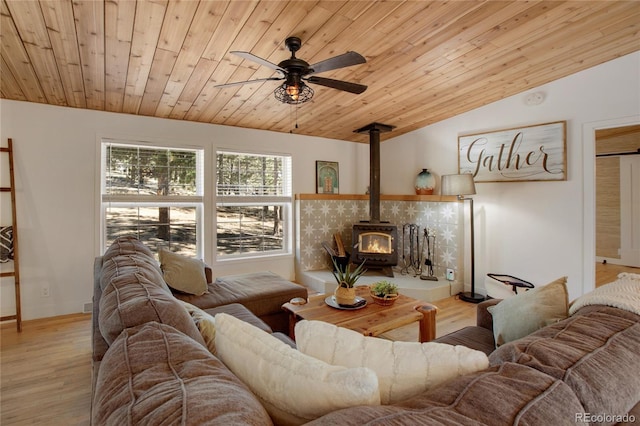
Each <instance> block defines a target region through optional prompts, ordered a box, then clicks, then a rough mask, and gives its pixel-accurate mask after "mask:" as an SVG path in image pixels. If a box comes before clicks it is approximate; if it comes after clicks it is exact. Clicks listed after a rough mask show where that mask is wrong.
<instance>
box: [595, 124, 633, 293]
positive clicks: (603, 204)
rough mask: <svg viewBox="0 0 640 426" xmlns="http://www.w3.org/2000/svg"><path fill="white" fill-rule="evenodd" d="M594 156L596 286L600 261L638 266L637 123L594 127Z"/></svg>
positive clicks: (600, 268)
mask: <svg viewBox="0 0 640 426" xmlns="http://www.w3.org/2000/svg"><path fill="white" fill-rule="evenodd" d="M595 157H596V161H595V163H596V164H595V192H596V199H595V204H596V217H595V219H596V241H595V242H596V262H597V264H596V285H598V284H599V283H600V281H601V280H600V278H599V277H598V275H600V273H601V272H602V270H603V268H602V267H601V266H600V265H599V264H605V265H606V264H612V265H616V266H622V267H625V266H626V267H633V268H640V125H630V126H622V127H613V128H608V129H598V130H596V131H595ZM617 269H619V268H617ZM623 269H624V268H623ZM598 271H600V272H598ZM638 271H640V270H632V272H638Z"/></svg>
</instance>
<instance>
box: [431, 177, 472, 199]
mask: <svg viewBox="0 0 640 426" xmlns="http://www.w3.org/2000/svg"><path fill="white" fill-rule="evenodd" d="M440 188H441V190H440V193H441V194H442V195H473V194H475V193H476V186H475V184H474V183H473V175H471V174H468V173H465V174H461V175H444V176H442V184H441V186H440Z"/></svg>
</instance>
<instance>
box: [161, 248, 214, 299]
mask: <svg viewBox="0 0 640 426" xmlns="http://www.w3.org/2000/svg"><path fill="white" fill-rule="evenodd" d="M158 257H159V259H160V268H161V269H162V273H163V274H164V280H165V281H166V282H167V284H169V287H171V288H173V289H175V290H178V291H182V292H184V293H188V294H193V295H196V296H202V295H203V294H205V293H206V292H207V277H206V276H205V273H204V267H205V264H204V262H203V261H202V260H200V259H193V258H190V257H186V256H182V255H180V254H177V253H173V252H170V251H168V250H160V251H159V252H158Z"/></svg>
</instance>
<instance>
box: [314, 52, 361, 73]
mask: <svg viewBox="0 0 640 426" xmlns="http://www.w3.org/2000/svg"><path fill="white" fill-rule="evenodd" d="M366 62H367V60H366V59H365V58H364V56H362V55H361V54H359V53H357V52H347V53H343V54H342V55H338V56H334V57H333V58H329V59H325V60H324V61H320V62H318V63H315V64H313V65H311V66H310V67H309V68H311V69H312V70H313V72H312V73H311V74H319V73H321V72H325V71H331V70H335V69H338V68H344V67H350V66H352V65H358V64H364V63H366Z"/></svg>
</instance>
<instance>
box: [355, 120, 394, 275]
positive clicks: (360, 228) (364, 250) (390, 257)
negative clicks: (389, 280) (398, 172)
mask: <svg viewBox="0 0 640 426" xmlns="http://www.w3.org/2000/svg"><path fill="white" fill-rule="evenodd" d="M392 129H393V126H388V125H386V124H380V123H371V124H369V125H367V126H365V127H363V128H361V129H358V130H356V133H369V157H370V169H369V171H370V173H369V174H370V176H369V178H370V180H369V190H370V191H369V221H368V222H360V223H357V224H354V225H353V229H352V234H351V241H352V244H353V253H352V255H351V261H352V262H354V263H356V264H360V263H362V262H363V261H365V266H366V267H367V268H368V269H376V268H380V269H382V270H383V272H385V273H386V275H387V276H390V277H393V270H392V269H391V268H392V267H393V266H395V265H397V264H398V250H397V247H398V228H397V227H396V226H395V225H392V224H390V223H389V222H381V221H380V133H381V132H389V131H391V130H392Z"/></svg>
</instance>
